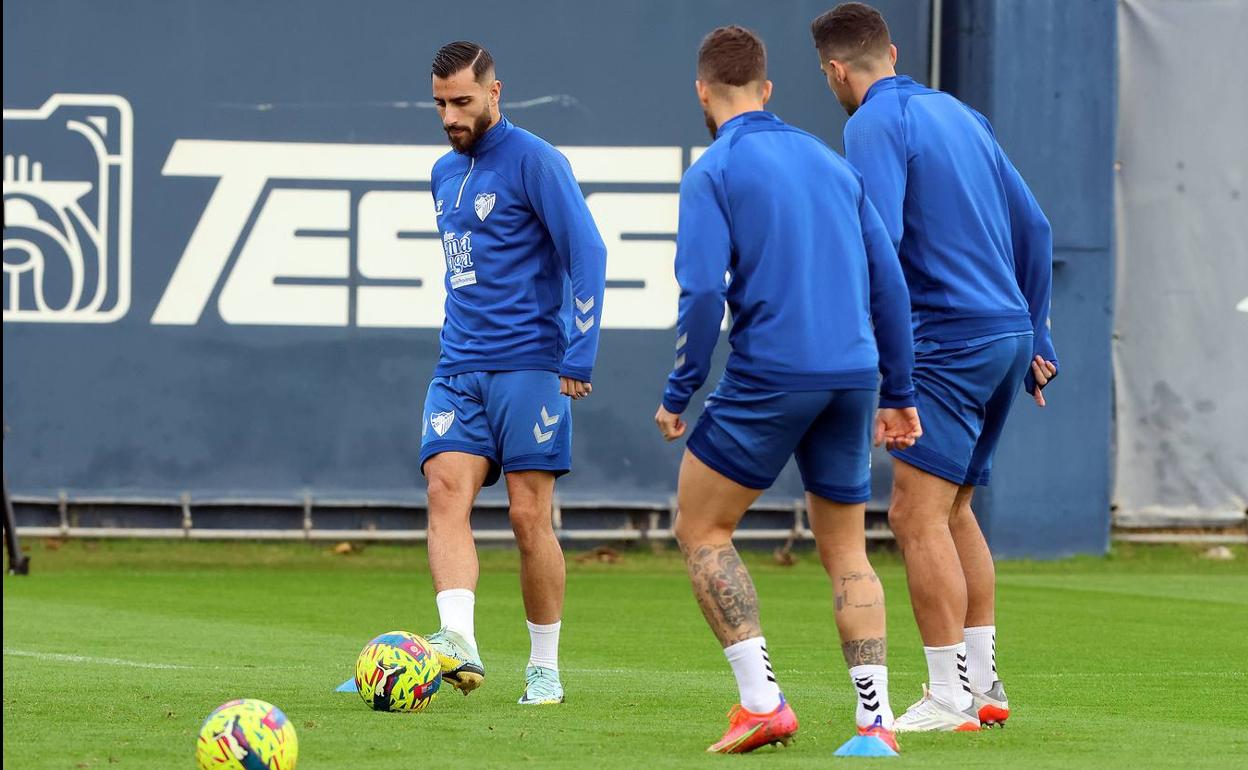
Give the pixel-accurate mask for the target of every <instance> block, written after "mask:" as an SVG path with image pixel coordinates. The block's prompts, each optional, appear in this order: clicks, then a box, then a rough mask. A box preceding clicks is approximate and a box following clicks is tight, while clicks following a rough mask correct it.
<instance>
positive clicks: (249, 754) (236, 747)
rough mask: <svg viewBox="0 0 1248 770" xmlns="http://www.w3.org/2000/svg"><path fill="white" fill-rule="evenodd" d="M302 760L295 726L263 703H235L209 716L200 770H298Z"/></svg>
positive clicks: (199, 747) (199, 751) (198, 753)
mask: <svg viewBox="0 0 1248 770" xmlns="http://www.w3.org/2000/svg"><path fill="white" fill-rule="evenodd" d="M298 758H299V739H298V738H297V737H295V726H294V725H292V724H291V723H290V720H289V719H287V718H286V715H285V714H283V713H282V710H281V709H279V708H278V707H277V706H274V705H273V704H271V703H265V702H264V701H262V700H252V699H246V700H232V701H230V702H229V703H223V704H221V705H220V706H218V707H217V709H216V711H213V712H212V713H211V714H209V715H208V719H206V720H204V726H203V727H201V728H200V729H199V742H198V743H197V744H196V746H195V761H196V763H197V764H198V765H199V770H294V767H295V762H296V761H297V760H298Z"/></svg>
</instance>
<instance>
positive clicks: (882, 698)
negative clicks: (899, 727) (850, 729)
mask: <svg viewBox="0 0 1248 770" xmlns="http://www.w3.org/2000/svg"><path fill="white" fill-rule="evenodd" d="M849 678H850V679H852V680H853V682H854V692H855V693H857V694H858V710H857V711H856V712H854V718H855V719H857V720H858V726H859V727H870V726H871V725H873V724H875V718H876V717H879V718H880V725H881V726H882V727H883V728H884V729H885V730H891V729H893V707H892V706H890V705H888V666H854V667H853V668H851V669H850V670H849Z"/></svg>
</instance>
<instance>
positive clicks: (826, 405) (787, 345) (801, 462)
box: [655, 27, 920, 753]
mask: <svg viewBox="0 0 1248 770" xmlns="http://www.w3.org/2000/svg"><path fill="white" fill-rule="evenodd" d="M696 88H697V94H698V100H699V101H700V102H701V104H702V109H703V111H704V113H705V115H706V120H707V125H708V127H709V128H710V129H711V131H712V135H713V137H714V142H713V143H712V144H711V146H710V147H709V148H708V149H707V151H706V153H705V154H704V155H702V157H701V158H699V159H698V161H697V162H696V163H694V164H693V166H692V167H691V168H690V169H689V171H688V172H687V173H686V174H685V177H684V179H683V181H682V182H681V185H680V217H679V227H678V234H677V239H676V278H677V280H678V282H679V283H680V287H681V293H680V309H679V319H678V326H677V341H676V351H677V358H676V367H675V370H674V371H673V372H672V373H671V376H670V378H669V379H668V384H667V389H666V391H665V392H664V395H663V404H662V406H660V407H659V410H658V413H657V414H656V415H655V421H656V422H657V423H658V426H659V429H660V431H661V432H662V434H663V436H664V437H665V438H666V439H667V440H669V441H671V440H674V439H676V438H679V437H680V436H682V435H684V433H685V430H686V423H685V422H684V420H682V419H681V414H682V413H683V412H684V411H685V409H686V408H687V406H688V404H689V401H690V400H691V399H692V398H693V394H694V393H695V391H697V390H698V389H699V388H700V387H701V386H702V384H703V383H704V382H705V380H706V377H707V374H708V373H709V370H710V364H711V353H712V351H713V350H714V348H715V343H716V341H717V339H718V337H719V327H720V322H721V320H722V319H723V313H724V302H725V299H726V300H727V303H728V306H729V308H730V309H731V312H732V331H731V337H730V340H731V345H732V355H731V357H730V358H729V360H728V366H727V370H726V371H725V373H724V377H723V379H722V380H721V381H720V383H719V385H718V387H717V388H716V390H715V392H714V393H712V394H711V396H710V397H709V398H708V399H707V401H706V409H705V411H703V413H702V416H701V419H700V420H699V421H698V424H697V426H696V427H695V428H694V430H693V433H692V435H691V436H690V438H689V442H688V445H687V447H686V451H685V454H684V459H683V462H682V464H681V468H680V482H679V491H678V504H679V514H678V515H677V518H676V522H675V531H676V537H677V539H678V540H679V542H680V547H681V550H682V552H683V553H684V556H685V561H686V563H687V566H688V569H689V577H690V579H691V580H692V582H693V590H694V594H695V596H696V597H697V600H698V604H699V605H700V606H701V608H702V612H703V614H704V615H705V617H706V621H707V623H708V624H709V625H710V626H711V630H712V631H713V632H714V633H715V636H716V637H717V639H718V640H719V642H720V644H721V646H722V647H723V648H724V655H725V656H726V657H727V658H728V662H729V663H730V664H731V666H732V671H733V674H734V675H735V676H736V680H737V686H738V692H739V696H740V703H739V705H738V706H737V707H734V708H733V710H732V711H731V712H730V714H729V723H730V724H729V727H728V731H727V732H726V733H725V734H724V736H723V738H722V739H720V740H719V741H718V742H716V743H715V744H713V745H712V746H710V748H708V749H707V750H708V751H711V752H722V753H740V752H746V751H751V750H753V749H756V748H759V747H760V746H764V745H768V744H772V743H787V742H788V740H789V739H790V738H791V737H792V736H793V734H794V733H796V732H797V717H796V716H795V715H794V713H793V709H792V708H791V707H790V706H789V705H788V703H786V701H785V699H784V696H783V695H782V694H781V692H780V688H779V685H778V684H777V682H776V676H775V673H774V669H773V668H772V664H771V659H770V657H769V653H768V651H767V644H766V641H765V640H764V638H763V631H762V625H761V622H760V619H759V608H758V596H757V594H756V593H755V591H754V585H753V583H752V582H751V580H750V575H749V573H748V572H747V571H746V569H745V566H744V565H743V564H742V562H741V559H740V557H739V556H738V555H737V551H736V549H735V548H733V545H732V534H733V532H734V531H735V529H736V527H737V524H738V523H739V522H740V520H741V518H742V516H743V515H744V514H745V512H746V510H747V509H748V508H749V507H750V505H751V504H752V503H753V502H754V501H755V500H756V499H758V496H759V495H760V494H761V493H762V491H763V490H765V489H766V488H767V487H769V486H771V484H772V483H773V482H774V481H775V479H776V476H777V475H778V474H779V473H780V471H781V469H782V468H783V467H784V465H785V463H786V462H787V461H788V459H789V457H790V456H794V455H795V456H796V458H797V464H798V468H799V469H800V470H801V474H802V479H803V481H804V484H805V487H806V490H807V493H808V494H807V503H808V506H809V511H810V525H811V528H812V529H813V530H814V533H815V538H816V540H817V543H818V549H819V555H820V558H821V560H822V562H823V565H824V567H825V569H826V570H827V572H828V576H829V578H831V581H832V585H833V591H834V593H835V617H836V624H837V627H838V629H839V631H840V634H841V639H842V642H843V644H842V648H843V652H844V655H845V661H846V663H847V664H848V665H849V667H850V669H849V673H850V676H851V678H852V680H853V683H854V686H855V690H856V692H857V695H858V707H857V723H858V727H859V730H860V732H861V733H862V734H864V735H872V736H875V737H877V738H879V739H881V740H883V741H885V742H886V743H888V744H890V745H891V746H892V748H893V750H895V749H896V743H895V741H894V739H893V737H892V733H891V727H892V721H893V714H892V711H891V710H890V708H889V704H888V673H887V668H886V667H885V629H884V592H883V589H882V587H881V586H880V582H879V580H878V579H877V577H876V575H875V572H874V570H873V569H872V568H871V564H870V562H869V561H868V560H867V554H866V538H865V533H864V531H863V530H864V516H865V502H866V501H867V500H868V499H869V497H870V465H869V459H870V446H871V442H872V435H873V432H874V436H875V439H876V441H877V442H879V441H882V440H885V439H887V441H888V444H889V445H890V446H898V447H901V446H909V445H910V444H911V443H913V441H914V440H915V438H916V437H917V436H918V435H919V433H920V429H919V421H918V416H917V414H916V413H915V409H914V405H913V391H912V388H911V383H910V368H911V365H912V356H913V352H912V349H911V337H910V326H909V316H908V309H909V298H908V297H907V295H906V287H905V281H904V278H903V276H902V274H901V267H900V265H899V264H898V262H897V255H896V253H895V252H894V250H893V247H892V245H891V244H890V243H889V241H888V234H887V232H886V231H885V230H884V226H883V224H882V223H881V222H880V219H879V216H878V215H877V214H876V213H875V210H874V209H873V208H872V206H871V203H870V202H869V201H868V200H867V198H866V196H865V194H864V192H863V187H862V181H861V179H860V177H859V176H858V174H857V173H856V172H855V171H854V170H853V169H852V168H850V166H849V164H848V163H846V162H845V160H844V159H843V158H841V157H840V156H839V155H837V154H836V153H834V152H832V151H831V150H829V149H828V148H827V146H825V145H824V144H823V142H821V141H819V139H817V138H815V137H814V136H811V135H810V134H808V133H806V132H805V131H801V130H799V129H796V128H793V127H792V126H789V125H787V124H785V123H784V122H783V121H781V120H780V119H779V118H778V117H776V116H775V115H773V114H772V113H770V112H766V111H764V109H763V107H764V105H765V104H766V102H767V100H768V98H769V97H770V95H771V88H772V85H771V82H770V81H769V80H767V68H766V52H765V49H764V47H763V43H762V41H761V40H759V38H758V37H757V36H755V35H754V33H752V32H750V31H749V30H746V29H742V28H741V27H721V28H719V29H716V30H715V31H713V32H711V33H710V34H709V35H707V37H706V39H705V40H703V42H702V46H701V49H700V50H699V52H698V74H697V83H696ZM725 274H727V275H728V276H729V277H728V279H727V280H725ZM881 372H882V373H883V375H884V379H883V385H882V387H881V385H880V373H881ZM877 390H879V391H881V392H880V394H879V407H880V408H879V410H878V412H877V403H876V402H877Z"/></svg>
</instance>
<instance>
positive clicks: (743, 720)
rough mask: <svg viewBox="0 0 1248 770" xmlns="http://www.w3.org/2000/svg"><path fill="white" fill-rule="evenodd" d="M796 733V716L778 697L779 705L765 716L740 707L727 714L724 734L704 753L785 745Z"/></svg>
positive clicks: (732, 751) (740, 750)
mask: <svg viewBox="0 0 1248 770" xmlns="http://www.w3.org/2000/svg"><path fill="white" fill-rule="evenodd" d="M796 734H797V714H794V713H793V709H792V708H790V706H789V704H788V703H787V702H786V701H785V700H784V695H781V696H780V705H779V706H777V707H776V710H775V711H772V712H771V713H769V714H755V713H754V712H752V711H746V710H745V708H743V707H742V706H741V705H740V704H738V705H736V706H733V707H732V710H731V711H729V712H728V732H726V733H724V737H723V738H720V739H719V741H718V742H716V743H713V744H711V745H710V746H708V747H707V748H706V750H707V751H708V752H710V753H712V754H744V753H746V752H747V751H753V750H754V749H757V748H761V747H763V746H768V745H771V744H773V743H780V744H783V745H785V746H787V745H789V742H790V741H792V740H793V736H794V735H796Z"/></svg>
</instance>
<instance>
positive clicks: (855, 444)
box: [687, 375, 876, 503]
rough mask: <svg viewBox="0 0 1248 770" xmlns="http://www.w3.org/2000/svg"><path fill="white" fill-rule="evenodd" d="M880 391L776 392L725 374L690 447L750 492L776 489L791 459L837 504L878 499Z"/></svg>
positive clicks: (814, 489) (810, 484) (809, 485)
mask: <svg viewBox="0 0 1248 770" xmlns="http://www.w3.org/2000/svg"><path fill="white" fill-rule="evenodd" d="M875 405H876V392H875V391H874V390H811V391H788V392H783V391H782V392H777V391H771V390H761V389H758V388H753V387H749V386H747V385H744V384H742V383H740V382H738V381H736V380H734V379H732V378H731V377H729V376H727V375H725V376H724V379H723V380H721V381H720V383H719V387H717V388H716V389H715V392H714V393H712V394H711V395H710V397H709V398H707V400H706V409H705V410H703V412H702V417H701V418H700V419H699V420H698V424H697V426H696V427H695V428H694V429H693V434H692V435H691V436H690V437H689V443H688V445H687V448H688V449H689V451H690V452H692V453H693V454H694V456H695V457H697V458H698V459H699V460H701V461H702V462H704V463H706V465H707V466H708V467H710V468H711V469H712V470H714V471H716V472H718V473H720V474H722V475H724V476H727V477H728V478H730V479H732V480H733V481H735V482H737V483H738V484H741V485H742V486H746V487H750V488H751V489H766V488H767V487H770V486H771V485H772V484H773V483H774V482H775V480H776V477H777V476H779V475H780V471H781V470H783V469H784V466H785V463H787V462H788V461H789V457H791V456H795V457H796V458H797V468H798V470H799V471H801V474H802V483H803V484H804V485H805V486H806V490H807V491H808V492H811V493H813V494H816V495H818V496H819V497H823V498H826V499H828V500H832V501H834V502H838V503H863V502H866V501H867V500H870V499H871V429H872V426H873V424H874V419H875Z"/></svg>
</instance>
